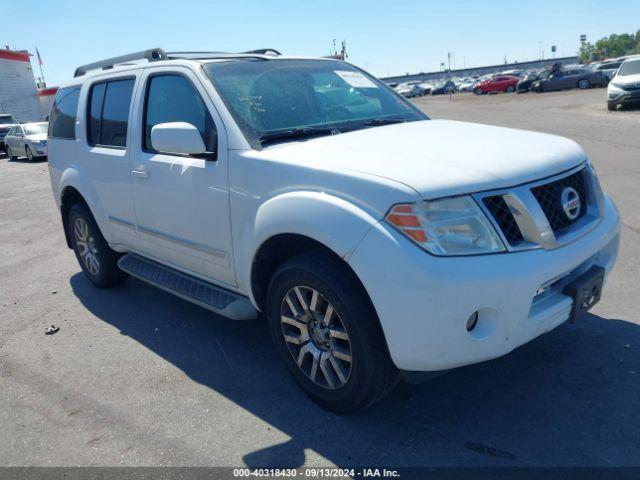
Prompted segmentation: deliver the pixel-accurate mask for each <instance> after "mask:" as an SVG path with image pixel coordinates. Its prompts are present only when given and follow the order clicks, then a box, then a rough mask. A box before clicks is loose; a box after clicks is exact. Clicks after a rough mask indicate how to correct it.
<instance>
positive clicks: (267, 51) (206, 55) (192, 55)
mask: <svg viewBox="0 0 640 480" xmlns="http://www.w3.org/2000/svg"><path fill="white" fill-rule="evenodd" d="M166 54H167V58H168V59H179V58H181V59H192V60H205V59H215V58H246V57H255V58H264V57H265V56H279V55H282V54H281V53H280V52H279V51H277V50H275V49H273V48H263V49H260V50H250V51H248V52H237V53H234V52H207V51H184V52H166Z"/></svg>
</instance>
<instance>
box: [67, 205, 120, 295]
mask: <svg viewBox="0 0 640 480" xmlns="http://www.w3.org/2000/svg"><path fill="white" fill-rule="evenodd" d="M67 229H68V232H69V234H70V235H71V244H72V246H73V251H74V252H75V254H76V258H77V259H78V263H79V264H80V267H81V268H82V271H83V272H84V273H85V275H86V276H87V277H88V278H89V280H91V282H92V283H93V284H94V285H95V286H96V287H110V286H112V285H116V284H118V283H120V282H121V281H122V280H123V279H124V278H126V276H127V275H126V273H124V272H123V271H122V270H120V269H119V268H118V259H119V258H120V257H121V255H120V254H119V253H118V252H116V251H114V250H112V249H111V248H110V247H109V244H108V243H107V241H106V240H105V238H104V237H103V236H102V233H101V232H100V229H99V228H98V224H97V223H96V221H95V220H94V218H93V215H91V212H90V211H89V209H88V208H87V207H86V206H85V205H84V204H82V203H76V204H74V205H72V206H71V208H70V209H69V214H68V215H67Z"/></svg>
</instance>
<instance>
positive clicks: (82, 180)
mask: <svg viewBox="0 0 640 480" xmlns="http://www.w3.org/2000/svg"><path fill="white" fill-rule="evenodd" d="M88 178H90V177H89V176H88V174H87V173H86V172H82V167H81V166H80V165H78V164H77V163H72V164H71V165H69V166H68V167H67V168H66V169H65V170H64V171H63V172H62V175H61V176H60V182H59V185H58V189H57V190H56V191H57V192H58V195H59V197H58V198H57V199H56V202H58V204H60V202H61V199H62V194H63V192H64V189H65V188H67V187H73V188H75V189H76V190H77V191H78V192H80V195H82V198H84V200H85V202H86V203H87V205H88V206H89V210H91V213H92V214H93V217H94V218H95V220H96V223H97V224H98V228H100V232H102V235H103V236H104V238H105V239H106V240H107V242H108V243H112V242H111V238H112V235H111V230H110V227H109V222H108V221H107V216H106V214H105V212H104V209H103V208H102V205H101V203H100V202H99V201H98V195H97V193H96V191H95V188H94V187H93V185H92V184H91V182H90V181H88V180H87V179H88Z"/></svg>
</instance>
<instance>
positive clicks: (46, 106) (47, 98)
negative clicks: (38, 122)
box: [38, 87, 58, 119]
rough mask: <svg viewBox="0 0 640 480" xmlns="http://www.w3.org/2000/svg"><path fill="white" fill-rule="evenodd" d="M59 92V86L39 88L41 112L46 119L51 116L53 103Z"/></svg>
mask: <svg viewBox="0 0 640 480" xmlns="http://www.w3.org/2000/svg"><path fill="white" fill-rule="evenodd" d="M56 93H58V87H49V88H46V87H45V88H39V89H38V99H39V100H40V114H41V115H42V118H43V119H45V118H47V117H48V116H49V112H50V111H51V105H53V99H54V98H55V96H56Z"/></svg>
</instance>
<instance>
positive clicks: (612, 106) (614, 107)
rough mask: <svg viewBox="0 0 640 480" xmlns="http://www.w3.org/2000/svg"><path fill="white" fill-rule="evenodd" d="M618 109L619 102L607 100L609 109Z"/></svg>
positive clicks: (612, 110) (611, 110)
mask: <svg viewBox="0 0 640 480" xmlns="http://www.w3.org/2000/svg"><path fill="white" fill-rule="evenodd" d="M617 109H618V104H617V103H615V102H607V110H609V111H610V112H614V111H616V110H617Z"/></svg>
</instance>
